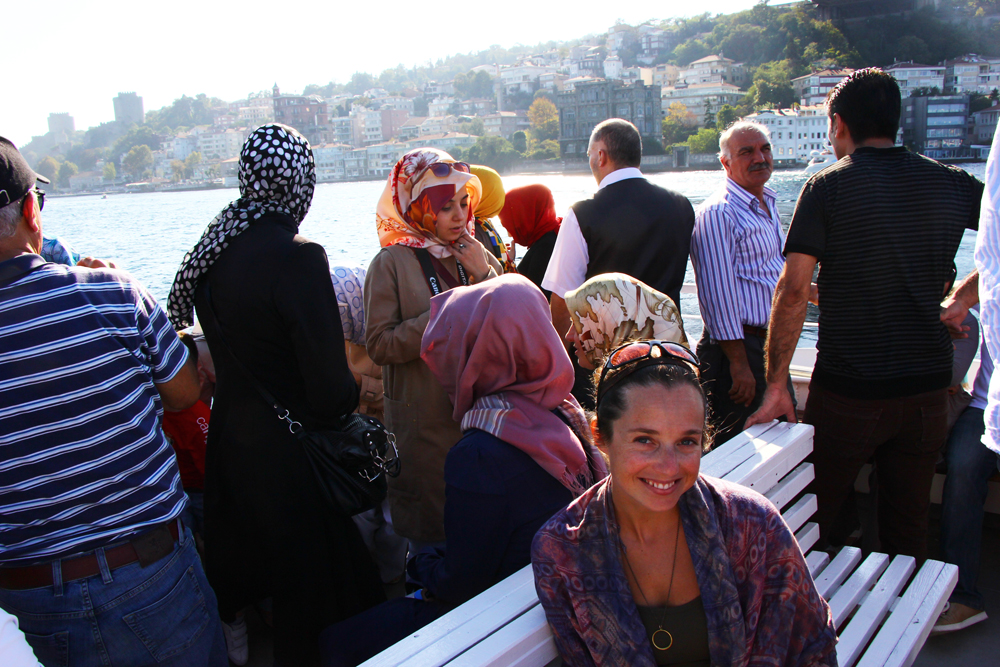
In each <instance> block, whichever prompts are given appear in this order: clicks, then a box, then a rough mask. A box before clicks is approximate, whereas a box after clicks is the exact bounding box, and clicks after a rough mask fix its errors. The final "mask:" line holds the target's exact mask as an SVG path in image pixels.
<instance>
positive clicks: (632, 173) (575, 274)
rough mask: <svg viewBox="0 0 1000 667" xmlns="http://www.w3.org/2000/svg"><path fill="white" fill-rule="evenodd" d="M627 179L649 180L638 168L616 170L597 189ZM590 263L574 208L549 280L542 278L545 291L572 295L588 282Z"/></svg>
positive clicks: (558, 242)
mask: <svg viewBox="0 0 1000 667" xmlns="http://www.w3.org/2000/svg"><path fill="white" fill-rule="evenodd" d="M627 178H645V176H643V175H642V172H641V171H639V170H638V169H636V168H635V167H625V168H624V169H616V170H615V171H613V172H611V173H610V174H608V175H607V176H605V177H604V178H603V179H601V184H600V185H598V186H597V189H598V190H603V189H604V188H606V187H608V186H609V185H611V184H612V183H617V182H618V181H624V180H625V179H627ZM588 263H590V253H589V252H588V251H587V241H586V239H584V238H583V232H581V231H580V222H579V221H578V220H577V219H576V213H574V212H573V208H572V207H570V209H569V211H567V213H566V215H564V216H563V219H562V224H561V225H559V234H558V235H557V236H556V244H555V247H553V248H552V257H551V258H550V259H549V266H548V268H546V269H545V277H544V278H542V288H544V289H547V290H549V291H550V292H552V293H553V294H557V295H559V296H560V297H565V296H566V292H571V291H573V290H575V289H576V288H577V287H579V286H580V285H582V284H583V283H584V282H586V280H587V264H588Z"/></svg>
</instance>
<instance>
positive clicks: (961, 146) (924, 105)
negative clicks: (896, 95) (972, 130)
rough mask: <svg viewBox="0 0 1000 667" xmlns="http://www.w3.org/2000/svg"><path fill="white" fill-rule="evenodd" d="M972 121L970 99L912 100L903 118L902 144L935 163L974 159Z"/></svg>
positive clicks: (905, 102)
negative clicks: (946, 160) (943, 160)
mask: <svg viewBox="0 0 1000 667" xmlns="http://www.w3.org/2000/svg"><path fill="white" fill-rule="evenodd" d="M968 120H969V96H968V95H934V96H923V97H908V98H906V99H904V100H903V106H902V113H901V114H900V123H899V124H900V128H901V129H902V142H903V144H904V145H906V146H908V147H910V148H911V149H912V150H916V151H918V152H919V153H922V154H924V155H926V156H927V157H930V158H935V159H940V158H953V157H962V156H966V155H970V154H971V153H970V149H969V142H968V137H967V135H968V130H967V126H968Z"/></svg>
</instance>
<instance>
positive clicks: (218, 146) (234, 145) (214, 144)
mask: <svg viewBox="0 0 1000 667" xmlns="http://www.w3.org/2000/svg"><path fill="white" fill-rule="evenodd" d="M192 134H194V136H196V137H197V146H198V148H197V150H198V152H200V153H201V156H202V158H203V159H205V160H228V159H229V158H233V157H239V154H240V151H241V150H242V149H243V142H244V141H245V140H246V136H247V134H248V131H246V128H242V129H235V128H229V129H217V128H210V127H208V126H199V127H198V128H193V129H192Z"/></svg>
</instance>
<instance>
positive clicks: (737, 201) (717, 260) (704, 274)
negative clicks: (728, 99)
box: [691, 121, 785, 445]
mask: <svg viewBox="0 0 1000 667" xmlns="http://www.w3.org/2000/svg"><path fill="white" fill-rule="evenodd" d="M719 161H720V162H722V166H723V168H725V170H726V182H725V184H724V185H723V186H722V188H720V189H719V190H718V191H717V192H715V193H714V194H713V195H712V196H710V197H709V198H708V199H706V200H705V202H704V203H703V204H702V205H701V206H699V207H698V210H697V211H696V218H695V223H694V233H693V234H692V235H691V263H692V264H693V265H694V274H695V281H696V282H697V284H698V306H699V308H700V309H701V317H702V322H704V325H705V328H704V329H703V330H702V335H701V340H700V341H699V342H698V359H699V360H700V361H701V374H702V375H701V377H702V381H703V383H704V385H705V390H706V393H707V394H708V401H709V406H710V408H711V415H712V416H711V420H712V426H713V427H714V428H715V435H714V442H715V444H716V445H720V444H722V443H724V442H726V441H727V440H729V439H730V438H731V437H733V436H734V435H736V434H737V433H739V432H740V431H742V430H743V423H744V422H745V421H746V419H747V417H749V416H750V415H751V414H753V412H754V411H755V410H756V409H757V408H758V407H759V406H760V402H761V399H762V398H763V396H764V388H765V385H766V381H765V378H764V340H765V339H766V338H767V323H768V319H769V318H770V316H771V297H772V296H773V295H774V287H775V285H777V284H778V276H779V275H781V269H782V268H783V267H784V266H785V258H784V256H783V255H782V254H781V245H782V242H783V241H784V235H783V234H782V232H781V219H780V218H779V217H778V207H777V201H776V199H775V194H774V190H772V189H770V188H769V187H767V186H766V183H767V181H768V180H769V179H770V178H771V172H772V171H773V169H774V161H773V159H772V157H771V137H770V134H769V133H768V131H767V128H766V127H764V126H763V125H761V124H760V123H753V122H749V121H739V122H737V123H734V124H733V125H732V126H731V127H729V128H728V129H727V130H726V131H725V132H723V133H722V136H720V137H719Z"/></svg>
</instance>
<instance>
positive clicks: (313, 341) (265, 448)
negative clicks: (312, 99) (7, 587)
mask: <svg viewBox="0 0 1000 667" xmlns="http://www.w3.org/2000/svg"><path fill="white" fill-rule="evenodd" d="M239 178H240V198H239V199H237V200H236V201H234V202H233V203H231V204H230V205H229V206H227V207H226V208H224V209H223V210H222V212H221V213H219V215H218V216H216V218H215V219H214V220H213V221H212V222H211V223H210V224H209V225H208V228H207V229H206V230H205V233H204V234H203V235H202V237H201V239H200V240H199V241H198V243H197V244H195V246H194V248H193V249H192V250H191V251H190V252H189V253H188V254H187V255H186V256H185V258H184V261H183V263H182V264H181V267H180V269H179V270H178V272H177V276H176V278H175V280H174V285H173V287H172V289H171V292H170V299H169V301H168V307H169V312H170V315H171V318H172V319H173V321H174V323H175V324H183V323H190V321H191V319H192V314H193V311H194V310H197V313H198V316H199V317H198V319H199V321H200V322H201V324H202V327H203V329H204V331H205V337H206V339H207V341H208V345H209V349H210V350H211V352H212V358H213V361H214V362H215V371H216V381H217V384H216V393H215V400H214V403H213V406H212V421H211V423H210V425H209V432H208V448H207V458H206V467H205V570H206V572H207V574H208V578H209V581H210V582H211V584H212V587H213V588H214V589H215V592H216V594H217V595H218V600H219V612H220V615H221V616H222V619H223V621H224V622H226V623H227V624H228V625H229V628H228V631H227V643H228V645H229V649H230V658H231V659H232V660H233V662H235V663H236V664H246V661H247V644H246V625H245V622H244V621H243V620H242V618H240V617H239V616H238V613H239V611H240V610H241V609H243V608H244V607H246V606H247V605H249V604H252V603H254V602H256V601H258V600H261V599H263V598H266V597H269V596H270V597H272V598H273V620H274V658H275V662H276V663H277V664H282V665H310V664H315V663H316V662H317V661H318V659H319V655H318V637H319V632H320V630H321V629H322V628H323V627H324V626H326V625H328V624H330V623H331V622H335V621H338V620H340V619H343V618H346V617H349V616H352V615H354V614H357V613H358V612H360V611H363V610H364V609H366V608H368V607H370V606H373V605H375V604H377V603H379V602H381V601H382V600H383V599H384V594H383V592H382V589H381V585H380V581H379V577H378V572H377V570H376V568H375V566H374V563H373V562H372V560H371V557H370V556H369V554H368V551H367V549H366V548H365V545H364V542H363V541H362V540H361V535H360V534H359V533H358V529H357V527H356V526H355V525H354V522H353V521H351V519H350V518H349V517H341V516H334V515H331V514H330V513H329V512H327V511H325V510H324V508H325V505H324V503H323V501H322V497H321V496H320V490H319V488H318V486H317V484H316V480H315V478H314V477H313V473H312V470H311V468H310V466H309V462H308V461H307V459H306V457H305V453H304V452H303V450H302V447H301V445H300V444H299V442H298V440H297V439H296V437H295V436H294V435H293V434H292V433H291V432H289V430H288V426H287V424H286V423H285V422H283V421H281V420H280V419H278V418H277V415H276V414H275V413H274V410H273V409H272V408H271V406H270V405H269V404H268V403H266V402H265V401H264V399H263V398H262V397H261V395H260V394H259V393H258V391H257V390H256V389H255V387H254V380H256V382H258V383H260V384H261V385H263V386H264V387H265V388H266V389H267V390H268V391H269V392H270V393H271V394H273V395H274V396H275V398H277V399H278V400H279V401H280V402H281V403H282V404H283V405H284V406H285V407H287V408H288V410H289V411H290V413H291V414H292V416H294V418H295V419H296V420H297V421H299V422H301V423H302V424H303V425H304V426H305V428H307V429H311V430H316V429H321V428H334V427H335V426H336V420H337V418H339V417H340V416H341V415H344V414H347V413H349V412H351V411H352V410H354V408H355V406H357V404H358V388H357V385H356V384H355V382H354V378H353V377H352V375H351V372H350V370H349V369H348V367H347V360H346V358H345V356H344V334H343V330H342V328H341V322H340V316H339V312H338V307H337V297H336V295H335V294H334V289H333V284H332V282H331V280H330V273H329V265H328V263H327V257H326V251H325V250H324V249H323V247H322V246H320V245H319V244H316V243H313V242H311V241H309V240H308V239H306V238H304V237H302V236H300V235H299V234H298V228H299V224H300V223H301V222H302V220H303V218H305V216H306V213H307V212H308V211H309V205H310V203H311V202H312V196H313V189H314V185H315V183H316V170H315V166H314V163H313V156H312V150H311V149H310V147H309V143H308V142H307V141H306V140H305V139H304V138H303V137H302V136H301V135H300V134H299V133H298V132H297V131H295V130H294V129H292V128H291V127H288V126H285V125H277V124H270V125H264V126H262V127H260V128H258V129H257V130H255V131H254V132H253V133H252V134H251V135H250V136H249V138H248V139H247V141H246V143H245V144H244V146H243V150H242V152H241V154H240V171H239ZM213 313H214V314H213ZM248 375H252V376H253V379H251V378H250V377H248Z"/></svg>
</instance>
